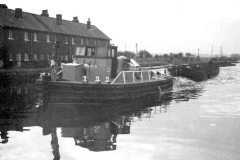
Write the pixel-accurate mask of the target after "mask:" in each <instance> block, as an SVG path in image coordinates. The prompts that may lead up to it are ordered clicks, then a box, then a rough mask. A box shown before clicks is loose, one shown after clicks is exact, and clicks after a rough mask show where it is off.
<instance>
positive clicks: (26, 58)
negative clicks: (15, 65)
mask: <svg viewBox="0 0 240 160" xmlns="http://www.w3.org/2000/svg"><path fill="white" fill-rule="evenodd" d="M24 61H29V59H28V53H25V54H24Z"/></svg>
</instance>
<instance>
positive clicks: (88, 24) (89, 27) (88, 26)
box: [87, 18, 91, 29]
mask: <svg viewBox="0 0 240 160" xmlns="http://www.w3.org/2000/svg"><path fill="white" fill-rule="evenodd" d="M87 29H91V21H90V18H88V21H87Z"/></svg>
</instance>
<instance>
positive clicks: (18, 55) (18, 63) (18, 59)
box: [17, 53, 22, 67]
mask: <svg viewBox="0 0 240 160" xmlns="http://www.w3.org/2000/svg"><path fill="white" fill-rule="evenodd" d="M21 61H22V57H21V53H18V54H17V66H18V67H20V66H21Z"/></svg>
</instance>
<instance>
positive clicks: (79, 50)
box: [76, 47, 86, 56]
mask: <svg viewBox="0 0 240 160" xmlns="http://www.w3.org/2000/svg"><path fill="white" fill-rule="evenodd" d="M85 49H86V47H77V48H76V55H79V56H84V53H85Z"/></svg>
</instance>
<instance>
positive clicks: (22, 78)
mask: <svg viewBox="0 0 240 160" xmlns="http://www.w3.org/2000/svg"><path fill="white" fill-rule="evenodd" d="M48 70H49V69H48V68H36V69H34V68H33V69H20V68H19V69H18V68H16V69H0V83H19V84H20V83H32V82H35V80H36V79H37V78H39V75H40V73H43V72H47V71H48Z"/></svg>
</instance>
